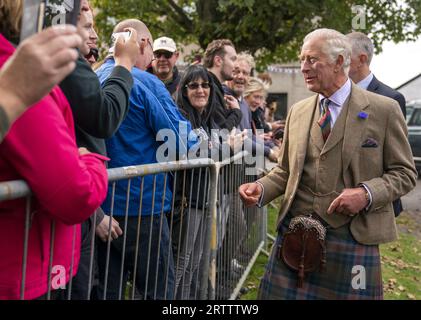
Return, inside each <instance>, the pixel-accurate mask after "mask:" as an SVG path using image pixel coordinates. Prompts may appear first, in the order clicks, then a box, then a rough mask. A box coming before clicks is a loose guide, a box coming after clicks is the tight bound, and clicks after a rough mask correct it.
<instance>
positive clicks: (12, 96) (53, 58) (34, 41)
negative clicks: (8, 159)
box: [0, 25, 82, 121]
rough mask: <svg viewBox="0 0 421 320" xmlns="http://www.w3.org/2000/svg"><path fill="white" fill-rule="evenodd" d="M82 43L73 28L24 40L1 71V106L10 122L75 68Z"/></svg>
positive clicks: (48, 31)
mask: <svg viewBox="0 0 421 320" xmlns="http://www.w3.org/2000/svg"><path fill="white" fill-rule="evenodd" d="M81 43H82V39H81V37H80V36H79V35H78V33H77V29H76V28H75V27H74V26H71V25H66V26H55V27H50V28H47V29H45V30H43V31H42V32H40V33H37V34H35V35H33V36H31V37H29V38H28V39H25V40H24V41H23V42H22V43H21V44H20V45H19V46H18V48H17V50H16V52H15V53H14V54H13V56H12V57H11V58H10V59H9V60H8V61H7V62H6V63H5V64H4V66H3V67H2V69H1V70H0V96H1V100H0V103H1V105H2V106H3V108H4V109H5V111H6V112H7V114H8V116H9V119H10V121H13V120H15V119H16V118H17V117H18V116H19V115H20V114H21V113H22V112H23V111H25V109H26V108H27V107H29V106H31V105H33V104H34V103H36V102H38V101H39V100H41V99H42V98H43V97H44V96H45V95H47V94H48V93H49V92H50V91H51V89H52V88H53V87H54V86H55V85H57V84H58V83H59V82H61V81H62V80H63V79H64V78H65V77H66V76H67V75H68V74H69V73H70V72H72V71H73V70H74V68H75V67H76V63H75V61H76V59H77V57H78V53H77V51H76V50H75V49H74V48H77V47H78V46H79V45H80V44H81Z"/></svg>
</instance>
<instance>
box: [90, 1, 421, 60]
mask: <svg viewBox="0 0 421 320" xmlns="http://www.w3.org/2000/svg"><path fill="white" fill-rule="evenodd" d="M91 2H92V3H93V4H94V6H95V7H96V8H97V9H99V13H98V15H97V16H96V23H97V27H98V29H99V30H100V40H101V41H102V43H104V42H109V41H108V40H109V38H110V35H111V31H112V28H113V26H114V25H115V24H116V22H117V21H120V20H122V19H126V18H138V19H140V20H142V21H144V22H145V23H146V24H147V25H148V27H149V29H150V30H151V32H152V34H153V35H154V37H158V36H163V35H166V36H170V37H172V38H174V39H175V40H176V41H177V42H178V43H182V44H189V43H197V44H199V45H200V47H201V48H202V49H204V48H206V46H207V44H208V43H209V42H210V41H212V40H213V39H217V38H229V39H231V40H232V41H233V42H234V43H235V45H236V48H237V51H243V50H246V51H249V52H250V53H252V54H253V55H254V56H255V57H256V58H257V61H258V63H259V66H260V67H264V66H266V65H267V64H269V63H274V62H285V61H291V60H295V59H296V57H297V54H298V52H299V48H300V46H301V42H302V40H303V38H304V36H305V35H306V34H307V33H308V32H310V31H311V30H314V29H316V28H320V27H326V28H333V29H336V30H338V31H341V32H344V33H348V32H350V31H352V30H353V23H354V27H355V23H356V22H357V23H358V22H359V25H358V26H357V27H360V28H361V27H363V29H361V30H359V31H362V32H364V33H366V34H368V35H369V36H370V37H371V38H372V39H373V42H374V43H375V46H376V49H377V52H379V51H381V44H382V43H383V42H384V41H387V40H392V41H395V42H399V41H403V40H415V39H416V37H417V36H418V35H419V34H420V33H421V27H420V26H421V1H420V0H356V1H355V0H124V1H123V0H91ZM356 5H358V6H360V10H359V11H358V12H357V11H356V10H355V6H356ZM358 13H359V14H361V13H362V14H364V17H365V26H364V23H363V20H361V16H357V14H358ZM362 19H364V18H362ZM358 20H359V21H358Z"/></svg>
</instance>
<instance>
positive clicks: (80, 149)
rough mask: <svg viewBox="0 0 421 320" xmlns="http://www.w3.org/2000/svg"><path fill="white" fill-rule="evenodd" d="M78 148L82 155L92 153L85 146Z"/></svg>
mask: <svg viewBox="0 0 421 320" xmlns="http://www.w3.org/2000/svg"><path fill="white" fill-rule="evenodd" d="M78 150H79V155H80V156H84V155H85V154H90V153H91V152H90V151H89V150H88V149H86V148H83V147H81V148H79V149H78Z"/></svg>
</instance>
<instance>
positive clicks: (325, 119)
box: [317, 98, 332, 142]
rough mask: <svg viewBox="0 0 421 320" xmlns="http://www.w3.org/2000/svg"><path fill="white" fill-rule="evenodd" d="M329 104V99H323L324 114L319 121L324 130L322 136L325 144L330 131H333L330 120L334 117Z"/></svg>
mask: <svg viewBox="0 0 421 320" xmlns="http://www.w3.org/2000/svg"><path fill="white" fill-rule="evenodd" d="M329 102H330V100H329V99H327V98H324V99H322V101H321V103H322V108H323V110H322V114H321V116H320V119H319V121H317V123H318V124H319V126H320V128H321V129H322V136H323V140H324V142H326V140H327V138H328V137H329V134H330V130H331V128H330V120H331V119H332V117H331V115H330V110H329Z"/></svg>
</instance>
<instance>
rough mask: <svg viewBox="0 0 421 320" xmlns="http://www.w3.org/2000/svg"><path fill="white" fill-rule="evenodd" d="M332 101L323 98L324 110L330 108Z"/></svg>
mask: <svg viewBox="0 0 421 320" xmlns="http://www.w3.org/2000/svg"><path fill="white" fill-rule="evenodd" d="M329 103H330V100H329V99H328V98H323V99H322V107H323V109H327V107H328V106H329Z"/></svg>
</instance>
